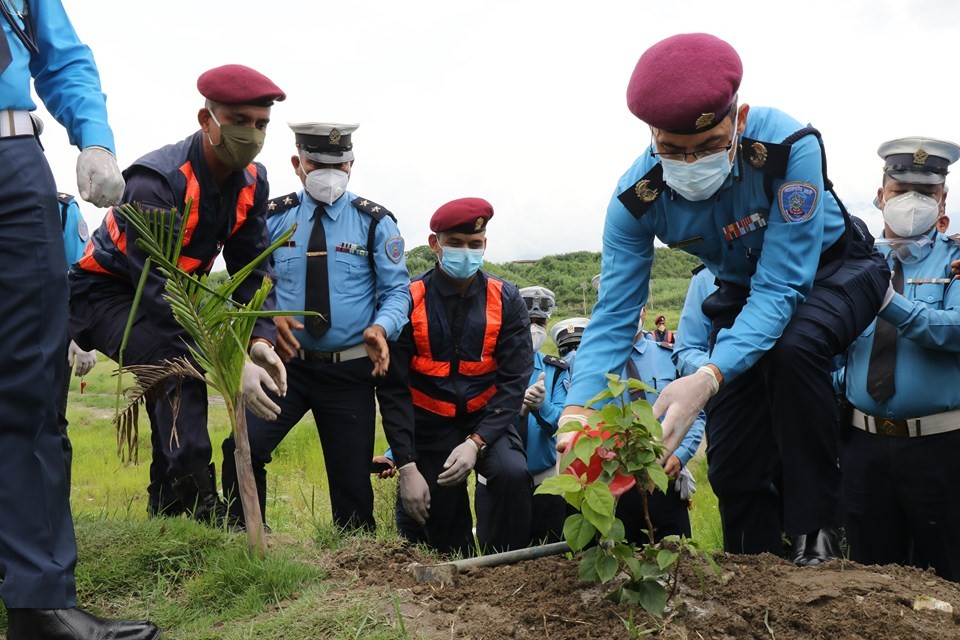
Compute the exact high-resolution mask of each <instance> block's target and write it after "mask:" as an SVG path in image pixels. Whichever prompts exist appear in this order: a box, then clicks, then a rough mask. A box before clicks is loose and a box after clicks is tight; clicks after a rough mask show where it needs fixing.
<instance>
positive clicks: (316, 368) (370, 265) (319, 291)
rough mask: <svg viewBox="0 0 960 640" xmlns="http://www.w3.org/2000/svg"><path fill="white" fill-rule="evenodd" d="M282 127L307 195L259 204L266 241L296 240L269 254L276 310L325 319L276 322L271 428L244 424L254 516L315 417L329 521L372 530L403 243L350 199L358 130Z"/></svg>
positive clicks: (226, 480) (227, 490)
mask: <svg viewBox="0 0 960 640" xmlns="http://www.w3.org/2000/svg"><path fill="white" fill-rule="evenodd" d="M290 128H291V129H292V130H293V132H294V134H295V139H296V145H297V154H296V155H294V156H293V157H292V158H291V161H292V163H293V169H294V171H295V172H296V173H297V175H298V176H299V178H300V181H301V182H302V183H303V185H304V190H303V191H300V192H299V193H291V194H289V195H286V196H281V197H279V198H274V199H273V200H271V201H270V202H269V203H268V205H267V209H268V211H269V214H268V215H269V217H268V218H267V227H268V230H269V233H270V237H271V238H276V237H277V236H279V235H281V234H282V233H283V232H285V231H286V230H287V229H289V228H290V227H292V226H293V225H294V224H296V225H297V230H296V232H295V234H294V236H293V238H292V239H291V240H290V241H289V242H288V243H287V245H286V246H284V247H280V248H279V249H277V250H276V251H275V252H274V254H273V263H274V271H275V274H276V291H277V305H278V307H279V308H280V309H283V310H289V311H296V310H301V309H303V310H308V311H316V312H318V313H320V314H321V315H320V316H315V317H307V318H306V319H304V317H303V316H277V317H276V318H275V322H276V325H277V329H278V343H277V350H278V351H279V353H280V355H281V357H282V358H283V359H284V360H285V361H286V363H287V367H288V387H289V391H288V393H287V395H286V396H285V397H282V398H275V400H276V402H277V404H278V405H279V406H280V409H281V411H280V416H279V418H278V419H277V420H276V421H274V422H271V421H267V420H262V419H258V418H257V417H256V416H250V417H249V418H248V429H249V436H250V455H251V459H252V461H253V470H254V477H255V479H256V482H257V491H258V493H259V495H260V502H261V511H262V512H264V513H265V512H266V511H265V509H266V504H265V502H266V484H267V472H266V464H267V463H269V462H270V461H271V459H272V453H273V451H274V449H276V447H277V446H278V445H279V444H280V442H281V441H282V440H283V438H284V437H285V436H286V435H287V433H288V432H289V431H290V429H292V428H293V427H294V425H296V424H297V423H298V422H299V421H300V419H301V418H302V417H303V416H304V414H305V413H306V412H307V411H312V412H313V417H314V420H315V421H316V424H317V431H318V432H319V434H320V444H321V445H322V447H323V451H324V462H325V465H326V471H327V479H328V482H329V485H330V502H331V507H332V509H333V520H334V522H335V523H336V524H337V525H338V526H340V527H350V528H355V527H362V528H365V529H368V530H373V529H374V527H375V522H374V518H373V489H372V487H371V486H370V473H369V470H370V459H371V457H372V456H373V444H374V436H375V426H376V404H375V402H374V391H375V387H376V391H377V394H378V395H379V396H380V397H381V407H382V410H383V412H384V424H385V428H390V425H391V424H392V422H391V419H392V417H393V416H392V415H387V414H388V413H390V412H389V411H387V407H388V406H390V405H389V400H390V399H391V398H392V396H391V393H392V392H393V391H394V390H395V389H396V388H397V387H398V386H399V387H401V388H402V387H404V386H405V381H404V380H403V379H402V378H398V377H397V376H395V375H392V374H391V375H387V374H388V371H389V369H390V367H389V365H390V353H389V345H388V341H395V340H396V339H397V337H398V336H399V335H400V330H401V329H402V328H403V325H404V324H406V322H407V314H408V312H409V310H410V292H409V290H408V284H409V282H410V279H409V277H408V275H407V267H406V263H405V261H404V250H403V249H404V242H403V237H402V236H401V235H400V231H399V229H398V228H397V221H396V219H395V218H394V216H393V214H392V213H390V212H389V211H388V210H387V209H386V208H384V207H383V206H382V205H379V204H377V203H376V202H373V201H372V200H368V199H366V198H363V197H360V196H357V195H355V194H353V193H351V192H349V191H348V190H347V183H348V181H349V179H350V173H351V170H352V167H353V163H354V152H353V133H354V131H356V129H357V125H348V124H331V123H312V122H308V123H299V124H291V125H290ZM402 393H404V392H403V391H401V394H402ZM384 394H386V395H387V396H388V398H387V402H384V401H383V396H384ZM234 450H235V443H234V441H233V437H232V436H231V437H230V438H227V440H226V441H224V443H223V459H224V463H223V488H224V494H225V495H226V496H227V497H228V499H229V498H230V497H233V496H237V495H239V488H238V485H237V476H236V467H235V466H234V464H233V452H234ZM239 506H240V505H239V501H237V500H233V501H232V503H231V510H233V511H236V514H237V515H238V516H240V517H242V514H241V512H240V510H239Z"/></svg>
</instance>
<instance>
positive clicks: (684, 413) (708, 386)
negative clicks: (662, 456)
mask: <svg viewBox="0 0 960 640" xmlns="http://www.w3.org/2000/svg"><path fill="white" fill-rule="evenodd" d="M719 390H720V383H719V382H718V381H717V379H716V377H715V376H714V375H713V371H712V370H711V369H710V368H709V367H707V366H703V367H700V368H699V369H697V370H696V371H695V372H694V373H693V374H691V375H689V376H683V377H682V378H677V379H676V380H674V381H673V382H671V383H670V384H668V385H667V386H666V387H664V389H663V391H662V392H661V393H660V395H659V396H657V401H656V402H655V403H653V417H654V418H656V419H657V420H659V419H660V418H661V417H662V416H663V415H664V414H666V417H665V418H664V419H663V444H664V446H665V447H666V448H667V454H668V455H669V454H671V453H673V452H674V451H676V450H677V447H679V446H680V443H681V442H683V438H684V436H686V435H687V432H688V431H690V427H691V426H692V425H693V423H694V421H695V420H696V419H697V416H699V415H700V412H701V411H702V410H703V407H704V406H706V404H707V400H709V399H710V398H712V397H713V396H714V395H716V393H717V391H719Z"/></svg>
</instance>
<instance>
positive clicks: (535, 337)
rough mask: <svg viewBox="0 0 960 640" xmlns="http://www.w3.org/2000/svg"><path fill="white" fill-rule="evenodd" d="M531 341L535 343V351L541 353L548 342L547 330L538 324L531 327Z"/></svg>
mask: <svg viewBox="0 0 960 640" xmlns="http://www.w3.org/2000/svg"><path fill="white" fill-rule="evenodd" d="M530 340H531V341H532V342H533V350H534V351H540V347H542V346H543V345H544V344H545V343H546V342H547V330H546V329H545V328H543V327H541V326H540V325H538V324H532V325H530Z"/></svg>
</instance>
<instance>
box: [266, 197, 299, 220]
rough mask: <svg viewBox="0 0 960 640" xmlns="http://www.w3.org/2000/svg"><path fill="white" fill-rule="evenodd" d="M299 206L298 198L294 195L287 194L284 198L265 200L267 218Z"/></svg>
mask: <svg viewBox="0 0 960 640" xmlns="http://www.w3.org/2000/svg"><path fill="white" fill-rule="evenodd" d="M298 204H300V196H299V195H298V194H297V193H296V192H294V193H288V194H287V195H285V196H280V197H279V198H271V199H270V200H267V216H268V217H269V216H275V215H277V214H278V213H283V212H284V211H286V210H287V209H292V208H293V207H295V206H297V205H298Z"/></svg>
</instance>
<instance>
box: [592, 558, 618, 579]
mask: <svg viewBox="0 0 960 640" xmlns="http://www.w3.org/2000/svg"><path fill="white" fill-rule="evenodd" d="M619 569H620V563H619V562H617V559H616V558H614V557H613V556H609V555H607V554H603V555H602V556H600V557H599V558H597V568H596V571H597V577H598V578H600V582H601V583H607V582H610V580H612V579H613V576H615V575H617V570H619Z"/></svg>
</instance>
